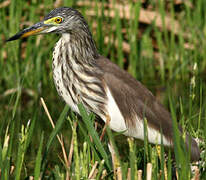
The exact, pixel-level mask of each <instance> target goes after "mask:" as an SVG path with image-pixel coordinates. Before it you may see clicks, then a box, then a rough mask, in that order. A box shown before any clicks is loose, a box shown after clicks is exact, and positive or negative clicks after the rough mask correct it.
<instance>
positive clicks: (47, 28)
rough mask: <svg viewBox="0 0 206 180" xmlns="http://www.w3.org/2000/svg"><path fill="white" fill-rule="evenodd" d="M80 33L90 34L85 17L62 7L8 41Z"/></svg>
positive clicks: (73, 10)
mask: <svg viewBox="0 0 206 180" xmlns="http://www.w3.org/2000/svg"><path fill="white" fill-rule="evenodd" d="M78 31H82V32H87V33H88V34H90V32H89V28H88V25H87V23H86V21H85V20H84V18H83V16H82V15H81V14H80V13H79V12H78V11H77V10H75V9H72V8H69V7H61V8H56V9H54V10H52V11H51V12H50V13H49V14H48V15H47V16H45V18H44V19H43V20H42V21H40V22H38V23H36V24H34V25H32V26H30V27H28V28H26V29H24V30H22V31H20V32H18V33H17V34H15V35H14V36H12V37H11V38H9V39H8V40H7V41H13V40H16V39H20V38H25V37H28V36H31V35H37V34H46V33H58V34H63V33H71V32H78Z"/></svg>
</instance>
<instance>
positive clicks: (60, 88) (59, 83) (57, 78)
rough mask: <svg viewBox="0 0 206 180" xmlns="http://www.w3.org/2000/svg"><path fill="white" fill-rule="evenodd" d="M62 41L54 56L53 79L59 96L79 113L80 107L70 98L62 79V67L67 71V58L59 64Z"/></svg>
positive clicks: (59, 42) (57, 45)
mask: <svg viewBox="0 0 206 180" xmlns="http://www.w3.org/2000/svg"><path fill="white" fill-rule="evenodd" d="M61 43H63V42H62V39H60V40H59V41H58V42H57V44H56V46H55V49H54V54H53V78H54V83H55V86H56V89H57V92H58V94H59V95H60V96H61V97H62V98H63V99H64V101H65V102H66V103H67V104H68V105H69V106H70V107H71V108H72V110H73V111H75V112H77V113H79V110H78V107H77V105H76V104H74V103H73V100H72V98H71V96H70V93H69V92H68V89H66V87H65V86H64V84H63V79H62V66H63V69H64V70H65V71H66V69H65V68H66V66H65V63H66V60H65V59H64V58H65V57H63V56H62V59H61V61H59V62H58V57H59V47H60V46H61ZM69 83H70V82H68V88H70V84H69Z"/></svg>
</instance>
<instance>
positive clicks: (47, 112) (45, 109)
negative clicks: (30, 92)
mask: <svg viewBox="0 0 206 180" xmlns="http://www.w3.org/2000/svg"><path fill="white" fill-rule="evenodd" d="M40 100H41V104H42V106H43V108H44V111H45V113H46V115H47V117H48V118H49V121H50V123H51V125H52V128H53V129H54V128H55V125H54V122H53V120H52V118H51V115H50V113H49V111H48V108H47V106H46V103H45V101H44V99H43V98H42V97H41V98H40ZM57 139H58V141H59V143H60V145H61V149H62V153H63V156H64V161H65V164H66V166H67V168H69V161H68V159H67V154H66V150H65V147H64V142H63V138H62V135H61V138H60V137H59V135H57ZM67 173H68V171H67ZM66 176H67V177H68V174H67V175H66Z"/></svg>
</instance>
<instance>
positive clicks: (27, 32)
mask: <svg viewBox="0 0 206 180" xmlns="http://www.w3.org/2000/svg"><path fill="white" fill-rule="evenodd" d="M47 28H48V26H46V25H45V24H44V23H43V22H38V23H36V24H34V25H32V26H30V27H28V28H26V29H24V30H22V31H20V32H18V33H17V34H15V35H14V36H12V37H10V38H9V39H7V40H6V41H13V40H17V39H22V38H26V37H28V36H31V35H36V34H41V33H44V30H45V29H47Z"/></svg>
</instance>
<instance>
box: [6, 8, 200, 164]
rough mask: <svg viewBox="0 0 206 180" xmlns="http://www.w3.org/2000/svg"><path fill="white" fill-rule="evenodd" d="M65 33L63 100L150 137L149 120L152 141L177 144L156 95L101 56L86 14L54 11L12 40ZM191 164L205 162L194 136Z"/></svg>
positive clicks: (61, 44) (61, 45) (59, 83)
mask: <svg viewBox="0 0 206 180" xmlns="http://www.w3.org/2000/svg"><path fill="white" fill-rule="evenodd" d="M37 33H38V34H40V33H42V34H43V33H59V34H61V35H62V37H61V38H60V40H59V41H58V42H57V44H56V46H55V49H54V52H53V65H52V67H53V77H54V82H55V85H56V88H57V91H58V93H59V95H60V96H62V98H63V99H64V100H65V102H66V103H67V104H69V105H70V106H71V108H72V109H73V110H74V111H76V112H78V113H79V110H78V107H77V104H78V103H83V105H84V106H85V108H86V109H87V110H88V111H89V112H94V113H95V114H97V115H98V116H99V117H101V118H102V119H103V121H105V122H106V121H107V120H108V117H109V119H110V123H109V125H110V127H111V128H112V129H113V130H114V131H124V134H125V135H127V136H133V137H135V138H138V139H142V140H143V139H144V128H143V124H144V123H143V120H144V118H146V119H147V122H148V140H149V142H151V143H158V144H160V142H161V133H160V132H162V134H163V144H164V145H166V146H173V129H172V119H171V116H170V113H169V112H168V111H167V110H166V109H165V108H164V107H163V106H162V105H161V104H160V103H159V102H158V101H157V100H156V98H155V97H154V96H153V95H152V93H151V92H150V91H149V90H148V89H147V88H145V87H144V86H143V85H142V84H141V83H140V82H138V81H137V80H136V79H134V78H133V77H132V76H131V75H130V74H129V73H127V72H126V71H124V70H122V69H120V68H119V67H118V66H117V65H115V64H114V63H112V62H111V61H109V60H108V59H106V58H105V57H103V56H101V55H100V54H99V53H98V51H97V48H96V46H95V43H94V40H93V38H92V34H91V32H90V31H89V28H88V25H87V23H86V21H85V20H84V18H83V16H82V15H81V14H80V13H79V12H78V11H76V10H74V9H72V8H67V7H62V8H57V9H54V10H53V11H51V12H50V13H49V14H48V15H47V16H46V17H45V18H44V20H43V21H40V22H39V23H37V24H35V25H33V26H31V27H29V28H27V29H25V30H23V31H21V32H19V33H17V34H16V35H14V36H13V37H11V38H10V39H8V41H12V40H16V39H19V38H22V37H26V36H29V35H33V34H37ZM189 139H190V136H189V135H187V138H186V145H187V148H188V149H191V160H198V159H199V153H200V152H199V148H198V146H197V143H196V142H195V140H194V139H193V138H191V147H189Z"/></svg>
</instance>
